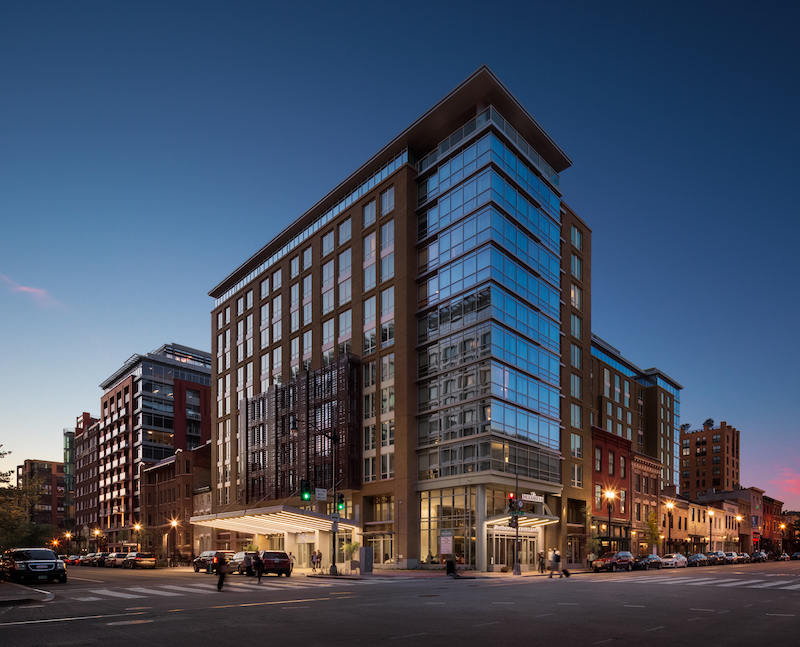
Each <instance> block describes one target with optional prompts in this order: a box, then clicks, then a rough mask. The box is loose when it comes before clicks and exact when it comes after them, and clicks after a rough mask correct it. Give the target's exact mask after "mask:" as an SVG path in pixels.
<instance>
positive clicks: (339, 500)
mask: <svg viewBox="0 0 800 647" xmlns="http://www.w3.org/2000/svg"><path fill="white" fill-rule="evenodd" d="M336 509H337V510H338V511H339V512H341V511H342V510H344V494H341V493H340V494H338V495H337V496H336Z"/></svg>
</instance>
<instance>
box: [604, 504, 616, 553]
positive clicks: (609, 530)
mask: <svg viewBox="0 0 800 647" xmlns="http://www.w3.org/2000/svg"><path fill="white" fill-rule="evenodd" d="M616 496H617V493H616V492H614V490H606V492H605V497H606V508H608V552H609V553H610V552H612V550H611V511H612V510H613V509H614V499H615V498H616Z"/></svg>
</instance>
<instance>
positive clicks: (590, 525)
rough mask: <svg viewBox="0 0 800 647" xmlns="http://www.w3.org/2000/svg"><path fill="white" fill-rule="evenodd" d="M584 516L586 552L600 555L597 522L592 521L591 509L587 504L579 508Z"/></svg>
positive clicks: (600, 546)
mask: <svg viewBox="0 0 800 647" xmlns="http://www.w3.org/2000/svg"><path fill="white" fill-rule="evenodd" d="M581 512H582V513H583V516H584V518H585V519H586V530H587V531H588V532H587V533H586V552H587V554H588V553H594V554H595V555H598V556H599V555H600V553H601V552H602V544H601V542H600V534H599V533H598V531H597V524H596V523H595V522H594V515H592V509H591V508H590V507H588V506H586V507H585V508H583V509H582V510H581Z"/></svg>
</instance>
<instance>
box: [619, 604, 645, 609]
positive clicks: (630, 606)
mask: <svg viewBox="0 0 800 647" xmlns="http://www.w3.org/2000/svg"><path fill="white" fill-rule="evenodd" d="M622 606H623V607H625V608H627V609H646V608H647V607H645V606H644V605H643V604H623V605H622Z"/></svg>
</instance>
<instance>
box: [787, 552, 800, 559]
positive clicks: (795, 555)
mask: <svg viewBox="0 0 800 647" xmlns="http://www.w3.org/2000/svg"><path fill="white" fill-rule="evenodd" d="M789 559H800V553H792V555H791V557H789Z"/></svg>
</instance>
